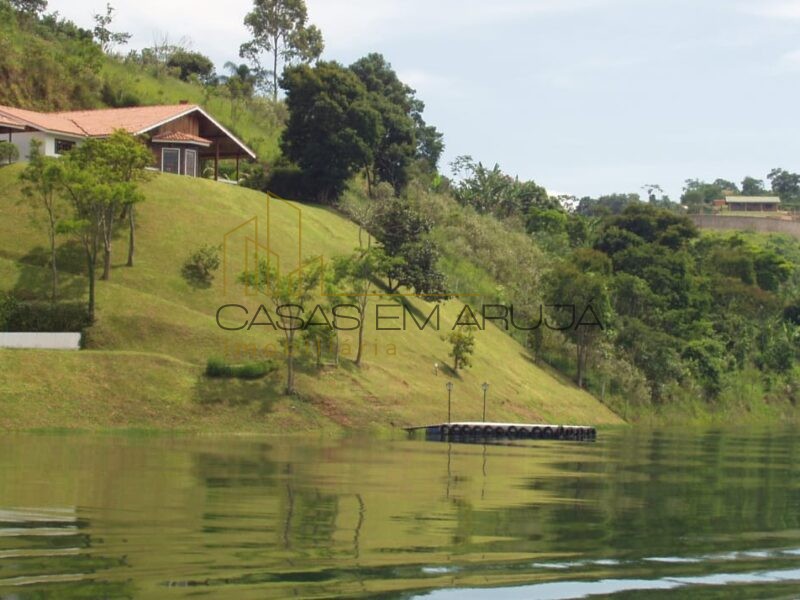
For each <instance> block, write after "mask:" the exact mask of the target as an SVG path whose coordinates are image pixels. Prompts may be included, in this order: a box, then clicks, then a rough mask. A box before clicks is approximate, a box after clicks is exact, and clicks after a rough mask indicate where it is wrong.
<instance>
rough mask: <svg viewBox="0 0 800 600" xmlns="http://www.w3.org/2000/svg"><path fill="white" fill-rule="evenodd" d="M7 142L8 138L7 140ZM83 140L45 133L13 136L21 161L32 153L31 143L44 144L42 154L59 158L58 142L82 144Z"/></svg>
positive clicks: (13, 142)
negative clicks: (38, 142) (36, 141)
mask: <svg viewBox="0 0 800 600" xmlns="http://www.w3.org/2000/svg"><path fill="white" fill-rule="evenodd" d="M3 137H4V138H5V136H3ZM5 139H6V140H7V139H8V138H5ZM81 139H82V138H79V137H75V136H71V135H58V134H54V133H46V132H44V131H22V132H19V133H12V134H11V143H12V144H14V145H15V146H16V147H17V149H18V150H19V157H20V160H26V159H27V158H28V155H29V154H30V153H31V141H32V140H39V141H40V142H41V143H42V152H43V153H44V155H45V156H58V154H57V153H56V140H64V141H67V142H76V143H77V142H80V141H81Z"/></svg>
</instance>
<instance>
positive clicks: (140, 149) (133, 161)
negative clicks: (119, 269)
mask: <svg viewBox="0 0 800 600" xmlns="http://www.w3.org/2000/svg"><path fill="white" fill-rule="evenodd" d="M69 157H70V159H71V162H72V163H73V164H74V165H75V167H76V168H77V169H83V170H85V171H86V172H87V173H90V174H91V175H92V176H94V177H95V178H96V179H98V184H97V189H98V190H102V191H103V193H104V196H103V201H102V202H101V203H99V205H98V206H99V207H100V210H101V217H102V218H101V221H100V233H101V239H102V242H103V275H102V278H103V279H104V280H108V279H110V278H111V250H112V243H113V239H114V228H115V225H116V224H117V221H118V217H119V215H121V214H122V211H123V209H125V210H126V212H127V213H128V218H129V229H130V234H129V240H130V242H131V244H130V245H129V248H128V261H129V264H131V265H132V264H133V253H132V252H133V247H134V246H133V242H134V232H135V228H134V220H133V205H134V204H136V203H137V202H139V201H140V200H141V198H142V196H141V193H140V192H139V189H138V182H139V181H140V180H142V179H143V178H144V177H145V167H146V166H147V165H149V164H150V163H151V162H152V155H151V154H150V152H149V151H148V150H147V148H146V147H145V146H144V145H143V144H142V143H141V142H139V141H138V140H137V139H136V138H134V137H133V136H132V135H131V134H129V133H126V132H124V131H116V132H114V133H113V134H112V135H111V136H109V137H108V138H105V139H95V138H90V139H88V140H86V141H85V142H83V143H82V144H80V145H79V146H77V147H76V148H74V149H72V150H71V151H70V152H69Z"/></svg>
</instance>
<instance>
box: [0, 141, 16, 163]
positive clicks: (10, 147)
mask: <svg viewBox="0 0 800 600" xmlns="http://www.w3.org/2000/svg"><path fill="white" fill-rule="evenodd" d="M17 160H19V150H18V149H17V147H16V146H15V145H14V144H12V143H11V142H0V165H4V164H10V163H13V162H16V161H17Z"/></svg>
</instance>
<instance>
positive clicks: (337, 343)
mask: <svg viewBox="0 0 800 600" xmlns="http://www.w3.org/2000/svg"><path fill="white" fill-rule="evenodd" d="M335 333H336V346H335V350H334V357H333V361H334V363H335V364H336V367H337V368H338V367H339V332H338V331H336V332H335Z"/></svg>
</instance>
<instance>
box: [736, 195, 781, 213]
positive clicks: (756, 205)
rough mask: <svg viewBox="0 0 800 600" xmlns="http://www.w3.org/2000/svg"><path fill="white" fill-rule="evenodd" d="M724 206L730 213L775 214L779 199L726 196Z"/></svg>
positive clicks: (778, 206) (779, 203)
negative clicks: (754, 212)
mask: <svg viewBox="0 0 800 600" xmlns="http://www.w3.org/2000/svg"><path fill="white" fill-rule="evenodd" d="M725 205H726V206H727V207H728V210H730V211H731V212H753V211H756V212H776V211H777V210H778V209H779V208H780V205H781V199H780V198H778V197H777V196H726V197H725Z"/></svg>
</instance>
